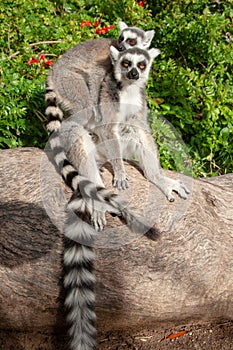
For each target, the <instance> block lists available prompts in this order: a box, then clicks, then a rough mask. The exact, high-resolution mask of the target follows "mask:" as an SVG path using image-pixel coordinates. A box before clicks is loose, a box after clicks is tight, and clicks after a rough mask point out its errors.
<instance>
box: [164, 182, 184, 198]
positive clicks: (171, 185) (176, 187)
mask: <svg viewBox="0 0 233 350" xmlns="http://www.w3.org/2000/svg"><path fill="white" fill-rule="evenodd" d="M166 182H167V183H166V186H165V187H166V189H165V190H164V193H165V195H166V197H167V199H168V200H169V202H174V200H175V197H174V196H173V194H172V192H173V191H174V192H176V193H177V194H178V195H179V196H180V197H181V198H183V199H187V198H188V194H189V193H190V191H189V189H188V188H187V187H186V186H185V185H184V184H183V182H182V181H179V180H174V179H167V181H166Z"/></svg>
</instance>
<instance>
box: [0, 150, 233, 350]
mask: <svg viewBox="0 0 233 350" xmlns="http://www.w3.org/2000/svg"><path fill="white" fill-rule="evenodd" d="M127 172H128V173H129V174H130V176H131V186H130V189H128V190H126V191H124V193H120V195H121V196H125V198H126V200H128V202H127V204H126V205H128V204H129V203H131V204H132V203H133V205H134V206H135V207H137V208H139V209H140V210H141V211H143V212H144V215H145V217H146V218H147V220H148V222H150V223H151V226H154V228H155V230H156V234H155V235H154V236H150V235H149V236H148V235H145V234H141V235H138V234H132V233H130V231H129V230H128V228H127V227H126V226H125V225H124V224H123V223H122V222H121V221H120V220H119V218H117V217H114V218H113V217H111V216H110V215H109V216H108V225H107V227H106V228H105V230H104V231H103V232H102V233H99V238H98V240H97V243H96V255H97V259H96V276H97V287H96V295H97V305H96V311H97V319H98V322H97V328H99V329H101V330H102V331H110V330H114V329H124V328H125V327H138V326H140V327H142V326H147V327H149V326H153V327H156V325H158V324H161V322H175V321H177V320H179V321H181V320H182V321H185V320H215V319H232V318H233V303H232V301H233V273H232V272H233V245H232V237H233V188H232V181H233V174H228V175H224V176H220V177H215V178H211V179H202V180H200V179H192V178H191V177H187V176H184V175H181V174H175V173H171V172H169V174H168V175H169V176H174V177H179V178H180V179H181V180H182V181H183V182H185V184H186V185H187V186H188V187H189V188H190V189H191V194H190V195H189V199H187V200H182V199H180V198H178V197H176V201H175V202H174V203H169V202H168V201H167V200H166V199H165V198H164V196H163V194H161V193H160V191H159V190H158V189H157V188H156V187H155V186H153V185H151V184H149V183H148V182H147V181H146V180H145V179H144V177H143V176H142V175H141V173H140V172H139V171H138V169H136V168H135V167H134V166H132V165H131V164H128V165H127ZM103 178H104V182H105V183H106V184H107V186H109V187H110V186H111V179H112V175H111V173H110V172H109V170H108V169H104V171H103ZM69 196H70V192H69V191H68V190H67V189H66V188H65V187H64V185H63V183H62V180H61V177H60V176H59V175H58V173H57V172H56V170H55V168H54V166H53V164H52V163H51V161H50V159H49V155H48V154H47V155H46V154H45V153H44V152H42V151H41V150H38V149H35V148H24V149H14V150H4V151H1V152H0V207H1V210H0V276H1V288H0V310H1V317H0V329H1V330H9V329H10V330H16V331H23V332H45V331H46V332H47V333H53V332H58V330H60V329H63V328H64V324H65V322H64V313H63V307H62V302H63V294H62V246H63V241H62V232H61V231H62V227H63V225H64V220H65V218H66V214H65V206H66V203H67V199H68V198H69ZM17 349H18V348H17ZM57 349H58V348H57Z"/></svg>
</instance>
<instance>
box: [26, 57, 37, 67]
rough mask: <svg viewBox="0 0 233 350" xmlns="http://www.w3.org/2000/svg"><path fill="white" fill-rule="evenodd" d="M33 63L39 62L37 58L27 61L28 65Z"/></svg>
mask: <svg viewBox="0 0 233 350" xmlns="http://www.w3.org/2000/svg"><path fill="white" fill-rule="evenodd" d="M33 63H39V61H38V59H37V58H32V59H30V60H29V61H28V65H29V66H30V65H31V64H33Z"/></svg>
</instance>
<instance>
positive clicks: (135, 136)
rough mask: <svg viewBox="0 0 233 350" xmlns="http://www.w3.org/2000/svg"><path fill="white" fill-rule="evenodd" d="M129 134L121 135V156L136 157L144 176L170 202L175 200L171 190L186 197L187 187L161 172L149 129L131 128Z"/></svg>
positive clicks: (155, 147)
mask: <svg viewBox="0 0 233 350" xmlns="http://www.w3.org/2000/svg"><path fill="white" fill-rule="evenodd" d="M132 130H133V131H132V132H131V133H130V136H127V137H124V136H123V137H122V147H123V156H124V157H125V158H127V159H129V158H130V157H132V156H133V157H136V158H137V159H138V162H139V166H140V168H141V169H142V171H143V173H144V175H145V177H146V178H147V179H148V180H149V181H150V182H152V183H153V184H155V185H156V186H157V187H158V188H159V189H160V190H161V191H162V192H163V193H164V194H165V195H166V197H167V199H168V200H169V201H170V202H173V201H174V200H175V198H174V196H173V194H172V192H173V191H175V192H177V193H178V195H179V196H180V197H181V198H183V199H186V198H187V194H188V193H190V191H189V190H188V188H187V187H186V186H185V185H184V184H183V183H182V182H181V181H179V180H175V179H171V178H169V177H166V176H164V175H163V174H162V171H161V167H160V162H159V154H158V149H157V145H156V144H155V142H154V139H153V138H152V136H151V135H150V132H149V131H145V130H143V129H142V128H133V129H132Z"/></svg>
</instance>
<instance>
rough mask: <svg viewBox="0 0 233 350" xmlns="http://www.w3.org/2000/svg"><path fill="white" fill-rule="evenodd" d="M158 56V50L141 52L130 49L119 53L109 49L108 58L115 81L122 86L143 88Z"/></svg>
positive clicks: (140, 50) (136, 49)
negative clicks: (110, 61) (109, 57)
mask: <svg viewBox="0 0 233 350" xmlns="http://www.w3.org/2000/svg"><path fill="white" fill-rule="evenodd" d="M159 54H160V50H158V49H154V48H152V49H150V50H142V49H138V48H131V49H128V50H125V51H123V52H119V51H118V50H117V49H116V48H115V47H113V46H111V47H110V56H111V59H112V63H113V69H114V76H115V79H116V80H117V81H118V82H120V83H121V84H123V85H131V84H132V83H134V84H136V85H137V86H144V85H145V84H146V82H147V79H148V76H149V72H150V67H151V64H152V62H153V60H154V58H155V57H156V56H158V55H159Z"/></svg>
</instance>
